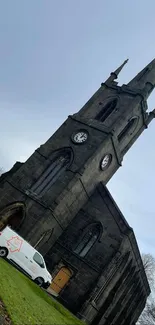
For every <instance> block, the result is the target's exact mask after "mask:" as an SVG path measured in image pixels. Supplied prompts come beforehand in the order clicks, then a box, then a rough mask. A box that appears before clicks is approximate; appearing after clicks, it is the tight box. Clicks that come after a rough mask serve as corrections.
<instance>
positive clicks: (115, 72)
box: [111, 59, 129, 79]
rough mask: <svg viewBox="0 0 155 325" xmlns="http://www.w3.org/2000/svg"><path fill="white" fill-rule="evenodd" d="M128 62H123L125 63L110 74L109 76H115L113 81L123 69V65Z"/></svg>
mask: <svg viewBox="0 0 155 325" xmlns="http://www.w3.org/2000/svg"><path fill="white" fill-rule="evenodd" d="M128 61H129V59H126V60H125V61H124V62H123V63H122V64H121V65H120V67H119V68H117V69H116V70H115V71H114V72H112V73H111V75H112V74H114V75H115V76H116V78H115V79H117V77H118V75H119V73H120V72H121V70H122V69H123V67H124V66H125V64H126V63H127V62H128Z"/></svg>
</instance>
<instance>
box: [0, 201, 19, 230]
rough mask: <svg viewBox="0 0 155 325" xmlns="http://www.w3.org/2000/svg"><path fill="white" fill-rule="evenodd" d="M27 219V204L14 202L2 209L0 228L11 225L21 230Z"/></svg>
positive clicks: (0, 212)
mask: <svg viewBox="0 0 155 325" xmlns="http://www.w3.org/2000/svg"><path fill="white" fill-rule="evenodd" d="M24 219H25V205H24V203H22V202H15V203H12V204H10V205H8V206H6V207H5V208H3V209H2V210H1V211H0V230H3V229H4V228H5V227H6V226H10V227H11V228H12V229H13V230H16V231H17V230H19V229H20V227H21V225H22V223H23V221H24Z"/></svg>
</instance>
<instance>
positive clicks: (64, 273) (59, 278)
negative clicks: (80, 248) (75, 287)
mask: <svg viewBox="0 0 155 325" xmlns="http://www.w3.org/2000/svg"><path fill="white" fill-rule="evenodd" d="M71 276H72V272H71V271H70V270H69V269H68V268H67V267H62V268H61V269H60V271H59V272H58V273H57V274H56V276H55V277H54V279H53V281H52V283H51V285H50V288H51V289H52V290H53V291H55V292H56V293H57V294H59V292H60V291H61V290H62V289H63V288H64V287H65V285H66V284H67V283H68V281H69V280H70V278H71Z"/></svg>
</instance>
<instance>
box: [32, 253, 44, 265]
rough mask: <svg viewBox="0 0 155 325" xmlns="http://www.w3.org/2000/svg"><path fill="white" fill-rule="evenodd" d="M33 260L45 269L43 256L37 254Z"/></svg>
mask: <svg viewBox="0 0 155 325" xmlns="http://www.w3.org/2000/svg"><path fill="white" fill-rule="evenodd" d="M33 260H34V261H35V262H36V263H37V264H38V265H39V266H41V267H42V268H45V263H44V260H43V258H42V257H41V255H39V254H38V253H35V254H34V256H33Z"/></svg>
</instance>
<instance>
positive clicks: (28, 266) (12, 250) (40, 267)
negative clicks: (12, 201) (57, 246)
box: [0, 226, 52, 289]
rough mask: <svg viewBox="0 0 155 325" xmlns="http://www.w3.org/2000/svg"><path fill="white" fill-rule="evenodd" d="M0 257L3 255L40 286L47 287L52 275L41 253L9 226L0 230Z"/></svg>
mask: <svg viewBox="0 0 155 325" xmlns="http://www.w3.org/2000/svg"><path fill="white" fill-rule="evenodd" d="M0 257H5V258H7V259H8V260H10V262H12V263H13V264H14V265H15V266H17V267H18V268H19V269H21V271H23V272H24V273H25V274H26V275H28V276H29V277H30V278H31V279H32V280H33V281H35V282H36V283H37V284H38V285H39V286H40V287H43V288H44V289H47V288H48V287H49V286H50V284H51V282H52V277H51V275H50V273H49V272H48V271H47V268H46V264H45V261H44V259H43V257H42V255H41V254H40V253H39V252H38V251H37V250H36V249H35V248H33V247H32V246H31V245H30V244H29V243H28V242H26V241H25V239H23V238H22V237H21V236H19V235H18V234H17V233H16V232H15V231H13V230H12V229H11V228H10V227H8V226H7V227H6V228H5V229H4V230H3V231H1V232H0Z"/></svg>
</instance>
